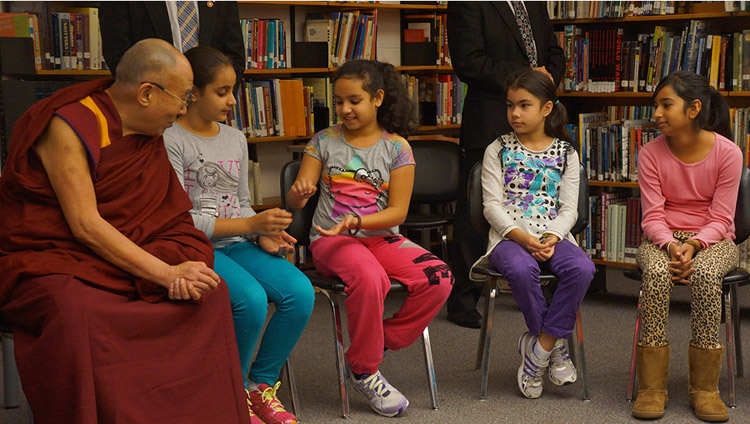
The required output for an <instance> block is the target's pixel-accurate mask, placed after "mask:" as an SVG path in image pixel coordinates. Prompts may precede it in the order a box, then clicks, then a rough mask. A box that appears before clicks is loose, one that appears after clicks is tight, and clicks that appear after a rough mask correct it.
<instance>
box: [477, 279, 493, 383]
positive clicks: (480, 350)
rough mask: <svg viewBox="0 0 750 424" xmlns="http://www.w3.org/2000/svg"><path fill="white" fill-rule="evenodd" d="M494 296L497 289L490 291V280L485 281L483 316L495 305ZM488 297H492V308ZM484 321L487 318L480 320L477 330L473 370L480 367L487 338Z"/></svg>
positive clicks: (485, 321)
mask: <svg viewBox="0 0 750 424" xmlns="http://www.w3.org/2000/svg"><path fill="white" fill-rule="evenodd" d="M496 296H497V291H495V293H492V284H491V280H490V281H487V282H486V283H485V285H484V299H485V302H484V310H483V311H484V314H483V316H485V317H486V316H487V313H488V312H489V310H490V309H493V308H494V306H495V305H494V302H495V297H496ZM490 297H491V298H492V302H493V304H492V308H491V307H490ZM486 323H487V320H486V319H485V320H483V321H482V327H481V329H480V330H479V345H478V346H477V357H476V361H475V362H474V369H475V370H478V369H480V368H482V360H483V359H484V342H485V340H486V338H487V328H486V326H485V324H486Z"/></svg>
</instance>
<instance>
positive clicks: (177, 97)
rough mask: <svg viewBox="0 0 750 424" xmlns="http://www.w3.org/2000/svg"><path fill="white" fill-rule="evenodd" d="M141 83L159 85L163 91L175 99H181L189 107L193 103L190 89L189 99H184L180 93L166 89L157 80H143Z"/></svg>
mask: <svg viewBox="0 0 750 424" xmlns="http://www.w3.org/2000/svg"><path fill="white" fill-rule="evenodd" d="M141 84H151V85H153V86H154V87H157V88H159V89H161V90H162V91H164V92H165V93H167V94H169V95H170V96H172V97H174V98H175V99H177V100H179V101H180V103H182V104H183V105H185V107H188V106H190V103H192V102H193V92H192V91H190V93H188V95H187V100H185V99H183V98H182V97H180V96H178V95H176V94H174V93H173V92H171V91H169V90H167V89H166V88H164V87H163V86H162V85H161V84H157V83H155V82H150V81H143V82H142V83H141Z"/></svg>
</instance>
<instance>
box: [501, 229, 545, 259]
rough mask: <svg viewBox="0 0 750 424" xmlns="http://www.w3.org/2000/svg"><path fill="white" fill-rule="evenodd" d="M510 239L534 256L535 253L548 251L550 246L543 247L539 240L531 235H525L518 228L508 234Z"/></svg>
mask: <svg viewBox="0 0 750 424" xmlns="http://www.w3.org/2000/svg"><path fill="white" fill-rule="evenodd" d="M508 238H510V239H511V240H513V241H515V242H516V243H518V244H519V245H521V247H523V248H524V249H526V250H527V251H528V252H529V253H531V254H532V255H533V254H534V253H535V252H539V251H541V250H544V249H546V248H547V247H548V246H545V245H543V244H542V243H541V242H540V241H539V239H538V238H537V237H535V236H533V235H531V234H529V233H525V232H523V231H521V230H519V229H518V228H516V229H514V230H512V231H511V232H510V233H508Z"/></svg>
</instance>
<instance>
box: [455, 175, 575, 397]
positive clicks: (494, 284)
mask: <svg viewBox="0 0 750 424" xmlns="http://www.w3.org/2000/svg"><path fill="white" fill-rule="evenodd" d="M579 170H580V172H579V177H580V182H579V185H578V219H577V220H576V223H575V225H574V226H573V228H572V229H571V231H570V232H571V233H572V234H574V235H576V234H578V233H580V232H581V231H583V230H584V229H585V228H586V225H587V224H588V218H589V215H588V206H589V204H588V203H589V182H588V177H587V175H586V167H585V166H583V165H581V166H580V167H579ZM482 197H483V195H482V162H481V161H480V162H479V163H477V164H476V165H474V168H472V170H471V174H470V176H469V186H468V207H469V221H470V222H471V225H472V226H473V227H474V229H475V230H476V231H477V233H478V234H480V235H481V236H483V238H484V240H483V242H484V246H486V245H487V239H488V235H489V231H490V224H489V223H488V222H487V220H486V219H485V218H484V206H483V201H482ZM474 271H475V272H476V273H478V274H481V275H486V276H488V277H489V278H488V280H487V284H485V295H486V297H487V300H486V302H485V304H484V321H483V323H482V330H481V333H480V337H479V346H478V347H477V360H476V364H475V366H474V369H479V368H480V367H481V368H482V386H481V390H480V399H486V398H487V377H488V373H489V367H490V347H491V344H492V319H493V315H494V310H495V297H496V295H497V292H498V291H499V290H500V285H501V284H502V283H507V282H505V280H504V278H503V275H502V274H501V273H499V272H498V271H497V270H495V269H494V268H492V267H490V266H475V267H474ZM557 281H558V279H557V276H555V275H554V274H552V273H550V272H548V271H547V272H545V271H544V270H542V272H541V273H540V275H539V282H540V284H542V286H545V287H544V288H546V289H548V290H549V291H550V292H552V293H554V289H555V288H556V285H557ZM504 291H508V290H507V289H506V290H504ZM549 298H550V297H549V296H548V297H547V299H548V300H549ZM570 339H571V341H573V343H571V344H572V345H573V347H574V349H573V351H572V353H573V358H574V359H575V360H576V362H577V363H576V368H577V369H578V371H579V372H580V375H581V380H582V381H581V383H582V386H583V388H582V390H583V399H584V400H589V387H588V380H587V378H586V357H585V354H584V350H583V330H582V326H581V311H580V309H579V310H578V312H577V314H576V328H575V332H574V333H573V334H571V336H570Z"/></svg>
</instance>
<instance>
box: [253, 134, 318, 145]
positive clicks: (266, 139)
mask: <svg viewBox="0 0 750 424" xmlns="http://www.w3.org/2000/svg"><path fill="white" fill-rule="evenodd" d="M310 137H312V135H301V136H277V137H247V142H248V143H250V144H258V143H270V142H274V141H296V140H309V139H310Z"/></svg>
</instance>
